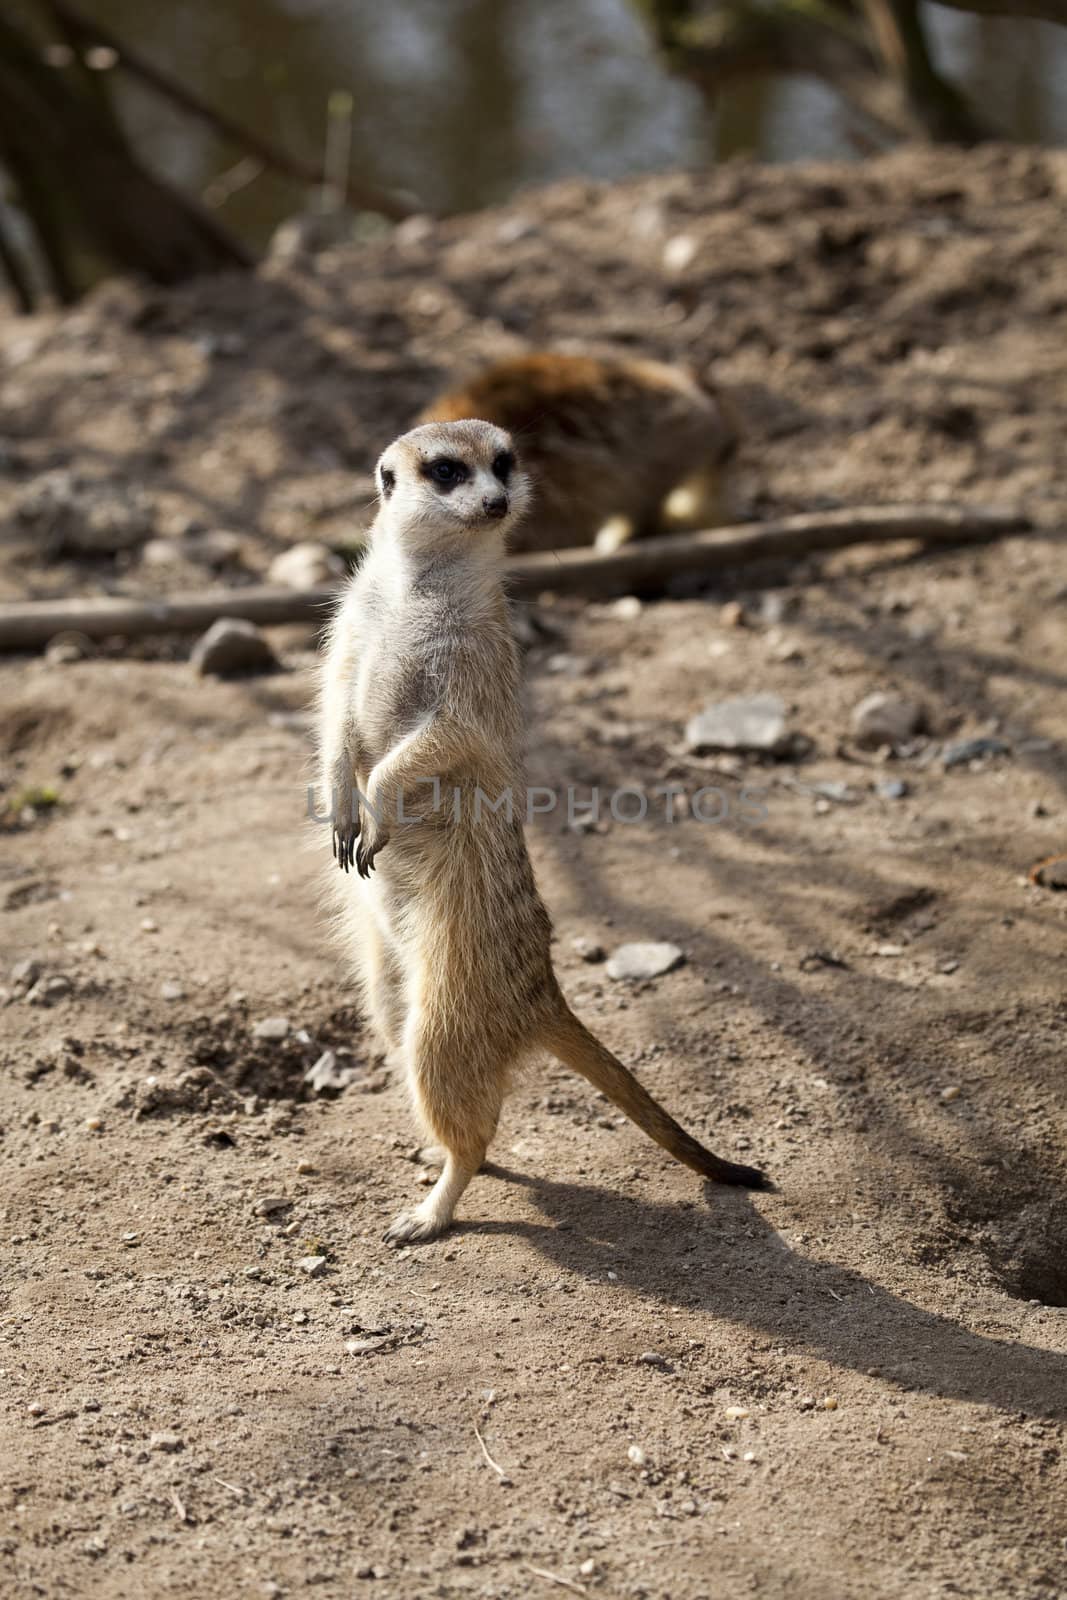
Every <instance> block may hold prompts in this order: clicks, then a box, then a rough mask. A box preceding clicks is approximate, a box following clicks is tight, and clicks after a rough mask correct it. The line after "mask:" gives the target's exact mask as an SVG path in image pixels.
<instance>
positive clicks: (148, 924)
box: [141, 917, 159, 933]
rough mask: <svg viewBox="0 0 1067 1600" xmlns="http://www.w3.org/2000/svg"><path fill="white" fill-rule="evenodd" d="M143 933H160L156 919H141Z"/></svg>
mask: <svg viewBox="0 0 1067 1600" xmlns="http://www.w3.org/2000/svg"><path fill="white" fill-rule="evenodd" d="M141 932H142V933H158V932H159V923H158V922H157V921H156V920H155V918H154V917H142V918H141Z"/></svg>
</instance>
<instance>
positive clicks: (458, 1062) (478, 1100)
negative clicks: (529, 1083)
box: [385, 1024, 506, 1244]
mask: <svg viewBox="0 0 1067 1600" xmlns="http://www.w3.org/2000/svg"><path fill="white" fill-rule="evenodd" d="M412 1038H413V1044H412V1048H411V1057H410V1059H411V1086H412V1090H413V1093H414V1099H415V1107H416V1110H417V1111H418V1114H419V1118H420V1121H421V1122H422V1123H423V1124H424V1126H425V1127H426V1130H427V1132H428V1133H430V1134H431V1136H432V1141H431V1143H430V1144H429V1145H427V1147H426V1149H425V1158H424V1159H425V1164H426V1165H427V1166H436V1165H437V1160H436V1159H435V1158H440V1157H443V1158H444V1162H443V1168H442V1171H441V1175H440V1177H439V1178H438V1180H437V1182H436V1183H435V1184H434V1186H433V1188H432V1189H431V1190H430V1192H429V1194H428V1195H427V1196H426V1198H425V1200H422V1201H420V1203H419V1204H418V1205H417V1206H415V1207H414V1208H413V1209H412V1210H411V1211H404V1212H401V1214H400V1216H399V1217H397V1218H396V1220H395V1222H393V1224H392V1225H391V1227H390V1228H389V1229H388V1231H387V1232H386V1235H385V1237H386V1240H387V1241H388V1243H390V1244H399V1243H401V1242H402V1241H403V1240H405V1239H433V1238H435V1237H436V1236H437V1234H439V1233H443V1232H444V1230H445V1229H446V1228H447V1227H448V1225H449V1223H450V1222H451V1221H452V1213H453V1212H454V1210H455V1209H456V1204H457V1202H458V1200H459V1198H460V1196H461V1195H462V1193H463V1191H464V1189H466V1187H467V1185H468V1184H469V1183H470V1181H471V1179H472V1178H473V1177H474V1175H475V1174H476V1173H477V1171H478V1169H479V1168H480V1166H481V1165H482V1162H483V1161H484V1160H485V1154H486V1151H487V1150H488V1148H489V1142H490V1140H491V1139H492V1137H493V1135H494V1133H495V1132H496V1125H497V1119H498V1117H499V1115H500V1105H501V1101H502V1099H503V1090H504V1082H505V1079H506V1073H505V1072H503V1071H501V1072H500V1073H499V1074H478V1075H477V1076H476V1077H474V1078H473V1081H472V1075H471V1074H470V1072H469V1067H468V1061H467V1059H466V1052H464V1051H463V1050H462V1049H460V1047H459V1046H458V1045H457V1043H456V1042H455V1041H452V1042H451V1044H450V1048H449V1049H448V1050H447V1051H442V1050H441V1049H440V1048H435V1044H434V1040H433V1037H432V1032H431V1033H430V1035H429V1037H428V1036H427V1031H426V1030H425V1028H424V1027H423V1026H421V1025H420V1024H413V1034H412ZM471 1053H472V1054H473V1049H472V1051H471ZM422 1155H423V1152H422V1151H420V1152H419V1153H418V1155H417V1156H416V1159H419V1157H420V1156H422Z"/></svg>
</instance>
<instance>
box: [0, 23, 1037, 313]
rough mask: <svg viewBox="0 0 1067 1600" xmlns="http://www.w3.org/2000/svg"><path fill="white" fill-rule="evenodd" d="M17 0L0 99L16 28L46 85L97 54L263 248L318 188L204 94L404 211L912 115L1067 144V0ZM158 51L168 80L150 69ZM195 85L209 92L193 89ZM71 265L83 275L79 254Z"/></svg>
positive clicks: (829, 152)
mask: <svg viewBox="0 0 1067 1600" xmlns="http://www.w3.org/2000/svg"><path fill="white" fill-rule="evenodd" d="M4 9H5V16H6V17H7V19H8V20H7V21H6V22H3V23H2V25H0V26H2V29H3V32H2V33H0V72H2V73H3V74H4V78H5V79H7V80H8V81H7V83H6V84H5V85H4V87H5V89H6V94H5V95H0V99H4V98H6V100H7V104H8V107H9V113H8V118H9V120H10V119H11V118H12V117H14V116H15V115H16V111H15V107H16V104H17V102H18V100H19V99H20V97H21V96H22V95H23V94H24V93H25V90H26V79H27V72H26V63H25V62H24V61H20V60H18V59H16V55H17V50H18V47H19V44H20V42H21V43H25V42H26V41H29V42H30V43H31V45H32V48H33V50H34V51H35V52H36V53H37V55H38V57H39V58H40V59H43V60H44V61H45V62H46V63H47V65H48V67H49V70H50V72H51V74H52V80H53V81H52V83H51V87H50V88H49V85H48V83H47V80H45V79H42V80H41V81H40V83H39V84H37V85H36V86H35V92H36V93H37V94H39V95H40V96H42V97H45V98H47V97H48V96H49V94H50V93H51V94H58V93H59V92H60V90H61V87H62V86H65V87H66V88H67V89H71V88H72V87H74V86H75V84H74V80H75V78H77V77H79V76H80V77H82V78H84V77H85V75H86V73H85V71H84V70H82V69H83V68H84V69H87V71H88V74H89V76H91V77H92V78H93V79H95V80H96V88H97V89H98V90H99V91H100V94H101V96H102V97H105V98H106V99H107V102H108V104H109V105H110V106H113V107H114V108H115V109H116V110H117V111H118V113H119V116H120V120H121V124H122V127H123V129H124V130H125V134H126V137H127V139H128V141H129V144H130V146H131V147H132V148H133V149H134V150H136V152H137V154H138V157H139V158H140V159H141V160H143V162H144V164H145V166H146V167H147V168H148V170H149V171H150V172H151V173H153V174H155V175H158V176H159V177H161V178H165V179H168V180H170V181H171V182H173V184H174V185H176V187H177V188H178V189H179V190H180V191H181V192H182V193H183V194H185V195H187V196H191V197H198V198H199V200H200V201H202V203H203V204H204V206H205V208H206V210H207V211H208V212H209V213H210V215H211V216H212V217H213V218H216V219H218V221H219V222H220V223H221V224H223V225H224V227H225V229H226V231H227V233H228V234H232V235H233V236H234V238H235V239H236V240H238V241H239V242H240V243H241V244H242V245H243V246H244V247H246V248H247V249H248V250H250V251H252V252H259V251H261V250H262V249H263V248H264V246H265V245H266V243H267V241H268V239H269V237H270V235H271V233H272V230H273V229H274V228H275V227H276V226H277V225H278V223H279V222H281V221H282V220H283V219H284V218H285V217H287V216H290V215H292V214H293V213H294V211H299V210H300V209H301V208H302V206H303V205H304V204H305V203H306V195H305V194H302V193H301V185H300V184H299V182H294V179H293V177H292V175H291V174H290V175H286V174H284V173H282V172H281V171H280V170H279V169H278V165H277V163H275V162H274V161H272V160H270V159H265V158H264V157H265V154H266V153H265V152H264V151H261V150H256V149H254V148H250V147H249V146H248V145H247V144H245V143H244V141H243V140H241V139H240V138H235V137H234V136H233V133H234V130H233V128H230V127H227V126H226V125H225V124H224V123H222V122H218V121H214V120H213V118H212V113H213V112H214V113H218V114H221V116H222V117H223V118H228V119H232V122H233V123H235V124H237V125H238V126H239V128H241V129H244V130H247V131H248V132H249V133H250V134H253V135H260V136H264V137H267V138H268V139H269V140H270V142H271V145H272V148H274V147H276V151H275V153H278V154H280V155H283V156H287V157H290V158H292V159H293V160H294V161H296V162H298V163H302V164H306V166H307V168H308V169H309V171H310V172H311V173H314V172H315V171H316V170H317V169H318V170H321V167H322V164H323V160H324V156H325V153H326V151H327V147H328V146H331V147H332V150H333V156H334V165H335V172H339V173H340V174H341V176H342V179H343V175H344V173H345V172H351V173H353V174H357V175H358V176H359V179H360V180H361V182H362V183H364V184H365V185H366V186H367V190H368V192H369V193H371V195H373V191H376V190H380V191H384V192H386V193H388V194H390V195H392V196H394V197H398V204H399V209H401V210H406V209H414V210H427V211H431V212H435V213H439V214H440V213H447V212H454V211H462V210H467V209H472V208H477V207H481V206H484V205H487V204H491V203H495V202H500V201H502V200H505V199H506V198H508V196H509V195H511V194H512V193H513V192H514V191H515V190H516V189H517V188H518V187H520V186H522V185H526V184H532V183H543V182H547V181H551V180H554V179H557V178H560V177H564V176H571V175H588V176H592V177H598V178H618V177H621V176H624V175H628V174H633V173H640V172H646V171H652V170H663V169H669V168H673V169H676V168H680V167H681V168H700V167H704V166H707V165H709V164H711V163H715V162H718V161H722V160H724V159H726V158H728V157H730V156H733V155H737V154H739V153H746V152H747V153H752V154H755V155H757V156H760V157H762V158H765V159H769V160H772V161H794V160H804V159H811V158H827V157H850V156H858V155H864V154H870V153H872V152H874V151H876V150H879V149H882V148H885V147H886V145H888V144H891V143H894V142H896V141H897V140H899V139H902V138H909V137H914V136H920V137H924V138H935V139H939V138H940V139H945V138H947V139H951V140H963V141H964V142H967V141H969V140H971V139H972V138H976V137H981V136H990V137H1002V138H1008V139H1012V140H1024V141H1036V142H1042V143H1049V144H1062V143H1064V142H1065V141H1067V94H1064V93H1063V85H1064V84H1065V83H1067V30H1065V29H1064V28H1062V27H1061V26H1058V25H1057V22H1056V21H1055V20H1053V19H1055V18H1057V17H1058V16H1059V15H1060V12H1061V11H1064V10H1067V8H1064V7H1062V6H1061V3H1060V0H973V5H972V4H971V3H970V0H953V3H952V4H932V3H925V0H825V3H822V4H815V3H811V0H725V3H720V4H717V3H715V0H703V3H701V0H447V3H446V0H391V3H390V4H388V5H381V4H379V3H377V0H219V3H216V4H213V5H211V6H204V5H195V4H184V5H180V4H163V5H158V6H152V7H148V6H144V5H142V4H139V3H137V0H79V3H78V6H77V7H76V8H75V9H71V8H70V7H68V6H66V5H53V4H51V3H49V0H8V3H7V5H5V8H4ZM994 11H995V12H999V13H1003V14H998V15H992V14H988V13H990V12H994ZM124 47H125V48H124ZM4 63H6V64H4ZM143 68H144V69H147V70H142V69H143ZM153 69H161V70H162V72H163V74H164V77H165V80H166V81H164V82H162V83H161V82H159V81H151V80H152V78H153ZM13 78H14V79H17V80H18V81H17V82H12V81H11V80H12V79H13ZM2 81H3V80H0V82H2ZM82 87H83V88H84V84H83V85H82ZM182 89H185V90H186V91H188V93H189V95H190V96H191V97H192V98H193V100H195V102H196V103H197V104H196V105H195V106H194V105H192V104H190V103H188V102H186V103H184V104H179V100H180V99H181V90H182ZM171 91H174V92H171ZM53 109H54V108H53ZM18 114H19V115H21V116H23V118H24V116H25V112H24V109H23V110H22V111H20V112H19V113H18ZM35 114H36V113H35ZM4 121H5V118H4V113H3V111H2V109H0V154H2V156H3V165H4V167H5V168H6V170H7V172H8V177H9V180H10V181H9V183H8V186H7V197H8V200H9V201H11V202H13V203H15V204H16V206H17V207H19V208H20V209H17V210H16V211H15V213H14V214H13V215H9V219H8V228H7V232H8V233H13V234H14V235H15V244H16V245H17V244H18V242H19V238H20V237H22V238H23V239H24V238H25V232H26V228H25V212H31V213H33V212H38V213H39V212H40V210H41V209H42V206H44V205H45V202H44V201H43V200H42V199H41V197H40V196H35V194H34V189H35V187H38V186H39V184H40V183H41V182H43V183H44V184H46V185H47V183H48V182H49V181H51V180H50V179H49V177H48V176H47V174H46V175H44V176H43V177H42V175H41V174H40V172H38V181H37V182H35V181H33V180H29V179H28V178H27V175H26V172H25V171H24V170H22V169H23V168H24V167H25V165H26V157H25V156H24V155H23V154H22V153H20V152H19V150H18V149H17V145H18V138H19V136H18V133H17V131H14V132H13V131H12V130H11V129H10V128H8V129H7V130H6V131H5V128H4ZM331 130H332V131H331ZM83 132H84V130H83ZM53 210H54V207H53ZM53 225H54V227H56V228H57V229H58V231H59V232H62V231H63V224H62V222H59V223H56V221H55V219H54V218H53ZM37 230H38V232H40V231H41V229H40V222H39V220H38V223H37ZM47 231H48V229H47V225H46V227H45V232H47ZM55 247H56V246H53V248H55ZM45 248H46V251H47V250H48V248H49V246H48V243H47V241H46V244H45ZM107 253H109V254H112V255H114V254H115V253H116V247H115V244H114V241H112V243H111V244H110V245H109V248H108V251H107ZM118 253H119V254H121V253H122V252H121V251H119V252H118ZM129 264H131V265H134V266H136V265H138V263H137V262H136V261H133V262H130V263H129ZM69 270H70V271H71V273H72V275H73V277H74V279H75V280H76V281H77V280H79V278H80V276H81V273H82V270H83V269H80V268H76V267H72V268H70V269H69ZM150 275H154V274H150ZM53 276H55V274H53ZM62 276H63V274H62V273H60V277H62Z"/></svg>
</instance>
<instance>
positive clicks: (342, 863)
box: [333, 815, 359, 872]
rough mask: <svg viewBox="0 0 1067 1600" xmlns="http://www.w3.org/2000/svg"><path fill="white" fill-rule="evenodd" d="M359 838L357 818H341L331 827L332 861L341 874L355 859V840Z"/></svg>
mask: <svg viewBox="0 0 1067 1600" xmlns="http://www.w3.org/2000/svg"><path fill="white" fill-rule="evenodd" d="M358 838H359V817H358V815H357V816H355V817H352V818H351V819H350V820H346V819H344V818H342V819H341V820H340V821H339V822H335V823H334V826H333V859H334V860H335V861H336V862H337V865H338V866H339V867H340V869H341V871H342V872H348V871H349V870H350V869H351V867H352V863H353V862H354V860H355V858H356V840H357V839H358Z"/></svg>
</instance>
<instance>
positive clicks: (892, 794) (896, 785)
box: [874, 778, 908, 800]
mask: <svg viewBox="0 0 1067 1600" xmlns="http://www.w3.org/2000/svg"><path fill="white" fill-rule="evenodd" d="M874 792H875V794H876V795H877V796H878V798H879V800H903V799H904V797H905V795H906V794H907V793H908V786H907V784H906V783H905V782H904V779H903V778H887V779H886V780H885V782H884V783H876V784H875V786H874Z"/></svg>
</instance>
